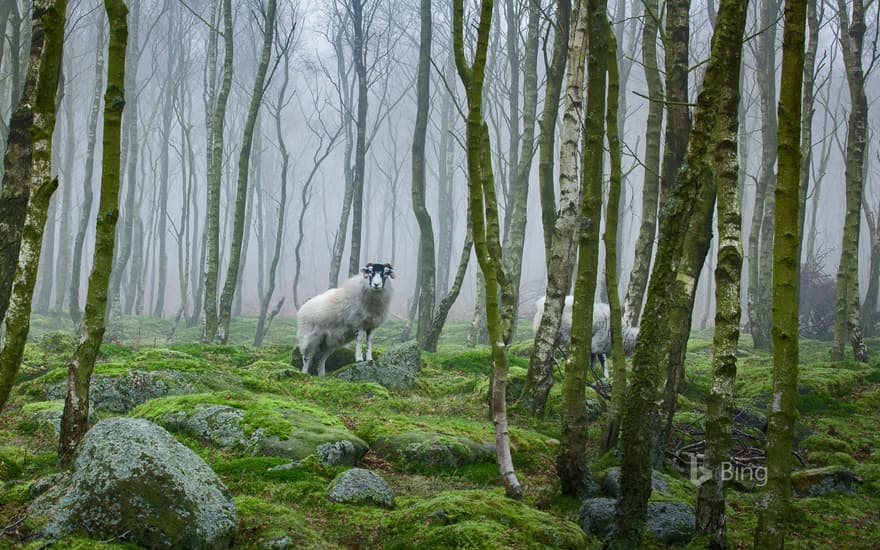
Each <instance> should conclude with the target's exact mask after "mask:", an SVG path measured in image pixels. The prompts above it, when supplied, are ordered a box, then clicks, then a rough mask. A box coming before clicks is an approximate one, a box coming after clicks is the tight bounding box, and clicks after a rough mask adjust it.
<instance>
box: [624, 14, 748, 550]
mask: <svg viewBox="0 0 880 550" xmlns="http://www.w3.org/2000/svg"><path fill="white" fill-rule="evenodd" d="M745 8H746V2H740V1H736V0H722V1H721V4H720V8H719V13H718V19H717V25H716V27H715V32H714V34H713V37H712V50H711V56H710V58H709V65H708V67H707V70H706V77H705V80H704V81H703V90H702V92H701V93H700V96H699V99H698V100H697V107H696V112H695V117H694V126H693V131H692V132H691V133H690V137H689V141H688V147H687V154H686V160H685V162H684V164H683V169H682V171H681V173H680V175H679V180H680V181H679V183H677V184H676V185H675V186H674V187H673V188H672V190H671V194H670V202H669V203H668V206H667V210H666V211H665V212H664V216H663V217H662V219H661V222H660V224H661V227H660V239H659V245H658V250H657V259H656V262H655V265H654V268H653V270H652V275H651V280H650V283H649V290H648V296H647V303H646V306H645V315H644V317H643V320H642V324H641V327H640V328H641V330H640V333H639V339H638V343H637V345H636V353H635V356H634V357H633V366H632V370H631V373H632V376H631V378H630V380H629V382H630V383H629V387H628V388H627V394H626V406H625V409H624V414H623V419H622V424H621V437H620V445H619V448H620V451H621V498H620V501H619V504H618V515H617V521H616V525H617V536H616V538H615V540H614V541H613V543H612V548H616V549H630V548H638V547H639V545H640V543H641V535H642V527H643V525H644V520H645V512H646V511H647V505H648V496H649V495H650V493H651V463H650V454H651V452H650V450H651V444H652V437H651V431H652V429H653V426H654V425H655V424H654V423H653V422H652V421H651V416H652V414H654V413H653V411H654V408H655V405H654V403H655V402H656V400H657V387H658V385H657V383H658V381H659V380H660V379H661V375H662V369H661V365H662V361H663V359H664V357H663V347H662V346H661V345H660V344H661V343H662V342H663V341H664V340H666V339H667V338H668V336H669V334H668V333H669V326H668V324H667V323H668V321H669V309H670V306H672V305H673V304H674V303H675V302H676V301H677V300H676V299H677V298H678V297H680V296H683V295H685V292H686V290H687V288H689V287H690V286H695V281H693V280H690V281H688V280H680V278H683V277H681V275H683V274H678V273H676V269H675V268H676V266H677V265H678V263H679V259H680V257H681V256H682V255H683V253H684V249H685V246H684V245H685V237H686V236H687V234H688V232H690V231H699V230H700V229H699V224H700V223H701V222H702V220H701V219H700V217H701V214H703V213H704V212H705V211H706V210H708V211H710V212H711V211H712V205H713V202H714V196H715V181H714V179H713V178H714V177H716V176H715V174H717V173H718V172H719V170H717V169H715V166H714V165H715V164H716V156H717V155H718V154H721V155H724V154H725V152H726V151H729V150H731V149H733V147H734V146H735V145H734V144H735V143H736V137H737V136H736V133H735V132H734V133H732V134H731V133H730V132H729V131H728V130H727V127H728V125H726V124H723V123H720V122H719V120H721V119H723V120H730V119H735V118H736V117H737V114H738V113H737V104H738V97H739V94H738V86H739V68H740V59H741V55H742V35H743V28H744V26H745ZM728 154H729V153H728ZM728 169H730V168H729V167H728ZM709 219H710V223H711V214H710V216H709Z"/></svg>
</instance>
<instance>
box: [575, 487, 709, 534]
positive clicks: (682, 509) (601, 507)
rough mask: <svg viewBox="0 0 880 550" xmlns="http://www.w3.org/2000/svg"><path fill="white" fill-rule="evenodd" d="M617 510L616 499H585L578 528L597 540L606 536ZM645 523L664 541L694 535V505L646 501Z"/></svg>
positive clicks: (579, 514) (610, 529)
mask: <svg viewBox="0 0 880 550" xmlns="http://www.w3.org/2000/svg"><path fill="white" fill-rule="evenodd" d="M616 511H617V500H616V499H613V498H590V499H586V500H584V501H583V503H582V504H581V508H580V510H579V512H578V517H579V519H580V524H581V528H583V530H584V532H586V533H588V534H590V535H593V536H594V537H597V538H599V539H600V540H608V539H609V538H611V537H612V536H613V534H614V516H615V513H616ZM645 527H646V528H647V530H648V531H649V532H650V533H651V536H653V537H654V538H655V539H657V540H658V541H660V542H663V543H664V544H681V543H686V542H688V541H689V540H690V539H691V538H692V537H693V535H694V531H695V529H696V515H695V514H694V509H693V508H692V507H691V506H689V505H688V504H685V503H683V502H649V503H648V513H647V516H646V518H645Z"/></svg>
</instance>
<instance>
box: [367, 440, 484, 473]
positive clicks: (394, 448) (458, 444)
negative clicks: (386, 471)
mask: <svg viewBox="0 0 880 550" xmlns="http://www.w3.org/2000/svg"><path fill="white" fill-rule="evenodd" d="M371 448H372V450H373V452H374V453H376V454H377V455H379V456H381V457H382V458H384V459H386V460H388V461H390V462H393V463H395V464H396V465H398V466H400V467H402V468H404V469H409V468H415V469H420V468H458V467H461V466H466V465H468V464H474V463H477V462H486V461H492V460H495V444H494V443H489V442H483V443H477V442H476V441H473V440H471V439H468V438H466V437H461V436H451V435H446V434H441V433H436V432H421V431H410V432H404V433H401V434H395V435H387V436H380V437H378V438H376V440H375V441H374V442H373V444H372V445H371Z"/></svg>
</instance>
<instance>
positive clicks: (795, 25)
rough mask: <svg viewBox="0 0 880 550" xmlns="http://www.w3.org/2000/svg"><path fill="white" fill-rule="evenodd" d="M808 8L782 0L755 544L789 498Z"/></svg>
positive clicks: (772, 530)
mask: <svg viewBox="0 0 880 550" xmlns="http://www.w3.org/2000/svg"><path fill="white" fill-rule="evenodd" d="M859 1H860V0H856V2H859ZM841 7H843V6H841ZM806 11H807V3H806V0H786V2H785V26H784V29H783V34H782V84H781V88H780V95H779V176H778V177H777V179H776V192H775V194H776V206H777V208H776V214H775V220H774V221H775V224H774V225H775V227H776V235H775V237H774V239H775V243H774V246H773V404H772V406H771V408H770V418H769V419H768V427H767V486H766V487H765V489H764V495H763V498H762V499H761V500H760V502H759V506H758V526H757V527H756V529H755V547H756V548H782V547H783V545H784V543H785V533H786V523H787V521H788V504H789V500H790V498H791V462H792V459H791V445H792V436H793V428H794V420H795V415H796V409H795V405H796V403H797V394H798V392H797V379H798V279H799V275H800V257H799V252H800V247H799V246H798V242H797V239H798V222H799V215H798V210H799V203H800V193H799V192H798V186H799V185H800V163H801V151H800V138H801V135H800V133H801V127H800V124H801V105H802V100H803V98H802V96H801V87H802V84H803V78H804V43H805V27H806Z"/></svg>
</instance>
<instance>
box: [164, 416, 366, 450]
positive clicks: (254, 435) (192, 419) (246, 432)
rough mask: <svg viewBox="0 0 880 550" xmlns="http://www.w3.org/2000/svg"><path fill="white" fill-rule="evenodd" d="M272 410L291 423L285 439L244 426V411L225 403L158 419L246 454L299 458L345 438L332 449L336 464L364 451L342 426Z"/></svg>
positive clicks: (213, 443)
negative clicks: (336, 460)
mask: <svg viewBox="0 0 880 550" xmlns="http://www.w3.org/2000/svg"><path fill="white" fill-rule="evenodd" d="M276 412H277V413H278V414H279V415H281V416H283V417H284V418H285V419H286V420H288V421H289V422H290V424H291V431H290V434H289V435H288V436H287V437H286V438H280V437H278V436H277V435H271V434H267V433H266V431H265V430H264V429H263V428H260V427H254V426H250V425H248V424H247V422H246V420H245V411H244V410H242V409H240V408H237V407H231V406H229V405H204V404H203V405H198V406H196V408H195V410H181V411H177V412H172V413H168V414H165V415H164V416H163V417H162V418H161V421H160V422H161V423H162V425H164V426H166V427H168V428H169V429H171V430H173V431H179V432H183V433H186V434H188V435H191V436H194V437H197V438H199V439H200V440H202V441H206V442H208V443H210V444H211V445H212V446H214V447H216V448H218V449H222V450H224V451H234V452H240V453H244V454H247V455H261V456H278V457H284V458H290V459H293V460H301V459H303V458H305V457H307V456H309V455H311V454H315V453H316V452H318V447H319V446H321V445H324V444H328V443H329V444H339V443H340V442H341V441H346V442H348V444H349V445H348V446H346V445H342V446H341V447H339V448H338V449H336V451H335V452H336V454H337V455H339V460H342V461H343V462H340V463H342V464H356V463H357V461H359V460H360V459H361V457H362V456H363V455H364V454H365V453H366V452H367V449H368V447H367V444H366V443H365V442H364V441H363V440H362V439H360V438H359V437H357V436H356V435H354V434H352V433H351V432H349V431H348V430H345V429H343V428H336V427H333V426H328V425H326V424H324V423H322V422H321V420H320V419H318V418H317V417H315V416H314V415H311V414H309V413H306V412H303V411H299V410H295V409H279V410H277V411H276ZM325 452H327V453H329V452H330V451H329V450H327V451H325Z"/></svg>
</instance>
